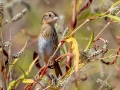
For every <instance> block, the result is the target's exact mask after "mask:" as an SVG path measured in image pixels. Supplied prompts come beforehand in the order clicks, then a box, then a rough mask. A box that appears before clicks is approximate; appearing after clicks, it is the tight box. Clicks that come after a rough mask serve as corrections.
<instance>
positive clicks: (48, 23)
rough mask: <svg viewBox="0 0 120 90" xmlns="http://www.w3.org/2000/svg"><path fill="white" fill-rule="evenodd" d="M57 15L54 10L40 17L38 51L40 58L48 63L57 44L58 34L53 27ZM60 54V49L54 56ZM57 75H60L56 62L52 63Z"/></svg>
mask: <svg viewBox="0 0 120 90" xmlns="http://www.w3.org/2000/svg"><path fill="white" fill-rule="evenodd" d="M58 19H59V18H58V15H57V14H56V13H55V12H47V13H45V15H44V16H43V18H42V26H41V30H40V34H39V37H38V51H39V54H40V60H44V61H45V62H46V63H48V60H49V58H50V56H52V55H53V53H54V51H55V50H56V48H57V46H58V36H57V33H56V30H55V28H54V24H55V22H56V21H57V20H58ZM59 55H60V50H59V51H58V52H57V53H56V55H55V57H54V59H55V58H57V57H58V56H59ZM54 68H55V72H56V75H57V77H58V76H59V75H62V72H61V69H60V67H59V64H58V62H56V63H55V64H54Z"/></svg>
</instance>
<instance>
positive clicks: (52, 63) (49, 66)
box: [48, 57, 55, 69]
mask: <svg viewBox="0 0 120 90" xmlns="http://www.w3.org/2000/svg"><path fill="white" fill-rule="evenodd" d="M54 63H55V61H54V60H53V57H50V58H49V60H48V64H49V65H48V68H51V69H54Z"/></svg>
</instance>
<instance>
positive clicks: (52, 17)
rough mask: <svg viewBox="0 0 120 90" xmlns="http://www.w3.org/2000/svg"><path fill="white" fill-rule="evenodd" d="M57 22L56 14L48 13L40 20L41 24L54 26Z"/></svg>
mask: <svg viewBox="0 0 120 90" xmlns="http://www.w3.org/2000/svg"><path fill="white" fill-rule="evenodd" d="M57 20H59V17H58V15H57V13H55V12H51V11H48V12H46V13H45V14H44V16H43V18H42V24H51V25H54V24H55V22H56V21H57Z"/></svg>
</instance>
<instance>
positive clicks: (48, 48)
mask: <svg viewBox="0 0 120 90" xmlns="http://www.w3.org/2000/svg"><path fill="white" fill-rule="evenodd" d="M38 52H39V54H41V55H42V54H43V55H44V54H45V55H47V56H51V55H52V54H53V43H52V40H51V39H45V38H44V37H41V36H39V37H38Z"/></svg>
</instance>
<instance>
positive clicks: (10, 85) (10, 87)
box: [7, 80, 16, 90]
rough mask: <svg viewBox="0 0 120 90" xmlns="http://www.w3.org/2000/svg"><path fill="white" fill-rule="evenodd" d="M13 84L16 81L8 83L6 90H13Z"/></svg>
mask: <svg viewBox="0 0 120 90" xmlns="http://www.w3.org/2000/svg"><path fill="white" fill-rule="evenodd" d="M15 83H16V81H15V80H14V81H12V82H10V83H9V86H8V88H7V90H12V89H13V87H14V85H15Z"/></svg>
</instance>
